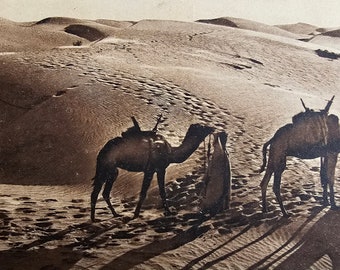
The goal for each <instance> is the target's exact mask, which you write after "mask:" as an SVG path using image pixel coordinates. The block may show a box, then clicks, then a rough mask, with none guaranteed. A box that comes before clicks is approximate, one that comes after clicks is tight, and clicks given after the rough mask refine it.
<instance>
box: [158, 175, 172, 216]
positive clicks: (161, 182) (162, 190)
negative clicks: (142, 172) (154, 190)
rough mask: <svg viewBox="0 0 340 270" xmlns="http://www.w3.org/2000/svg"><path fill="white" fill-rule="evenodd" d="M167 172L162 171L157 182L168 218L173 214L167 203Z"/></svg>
mask: <svg viewBox="0 0 340 270" xmlns="http://www.w3.org/2000/svg"><path fill="white" fill-rule="evenodd" d="M164 179H165V170H160V171H158V172H157V181H158V188H159V194H160V195H161V198H162V203H163V207H164V215H166V216H168V215H170V214H171V212H170V209H169V206H168V203H167V201H166V193H165V184H164Z"/></svg>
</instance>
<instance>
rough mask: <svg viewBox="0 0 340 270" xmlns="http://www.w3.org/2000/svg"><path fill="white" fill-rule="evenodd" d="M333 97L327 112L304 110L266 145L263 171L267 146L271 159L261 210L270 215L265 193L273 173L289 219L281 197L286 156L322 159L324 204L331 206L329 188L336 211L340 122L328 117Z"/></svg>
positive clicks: (274, 189)
mask: <svg viewBox="0 0 340 270" xmlns="http://www.w3.org/2000/svg"><path fill="white" fill-rule="evenodd" d="M333 99H334V96H333V98H332V99H331V100H330V101H329V102H328V103H327V105H326V107H325V109H323V110H320V111H317V112H316V111H313V110H310V109H308V108H306V107H305V105H304V103H303V102H302V104H303V105H304V107H305V112H302V113H300V114H298V115H296V116H294V117H293V123H291V124H287V125H285V126H283V127H281V128H280V129H279V130H278V131H277V132H276V133H275V135H274V136H273V137H272V138H271V139H270V140H269V141H268V142H266V143H265V144H264V145H263V165H262V167H261V169H260V172H263V171H264V170H265V168H266V164H267V158H266V153H267V147H268V146H269V145H270V151H269V160H268V164H267V169H266V172H265V175H264V177H263V179H262V181H261V184H260V186H261V191H262V207H263V208H262V210H263V212H264V213H265V212H267V202H266V191H267V186H268V182H269V180H270V178H271V176H272V174H273V173H274V184H273V191H274V193H275V196H276V198H277V201H278V203H279V205H280V209H281V212H282V214H283V215H284V216H286V217H287V216H289V214H288V213H287V211H286V210H285V208H284V206H283V202H282V198H281V194H280V185H281V175H282V173H283V171H284V170H285V168H286V158H287V156H293V157H298V158H301V159H314V158H318V157H320V158H321V166H320V178H321V185H322V188H323V203H324V205H329V202H328V187H329V190H330V204H331V207H332V208H336V204H335V199H334V173H335V167H336V163H337V157H338V152H339V151H340V132H339V119H338V117H337V116H335V115H328V111H329V109H330V106H331V104H332V102H333Z"/></svg>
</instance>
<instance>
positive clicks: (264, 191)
mask: <svg viewBox="0 0 340 270" xmlns="http://www.w3.org/2000/svg"><path fill="white" fill-rule="evenodd" d="M272 174H273V170H272V169H271V168H270V167H267V170H266V173H265V175H264V176H263V179H262V181H261V184H260V187H261V192H262V212H263V213H267V212H268V208H267V186H268V183H269V180H270V178H271V177H272Z"/></svg>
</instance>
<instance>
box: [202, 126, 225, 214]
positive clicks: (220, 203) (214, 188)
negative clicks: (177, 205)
mask: <svg viewBox="0 0 340 270" xmlns="http://www.w3.org/2000/svg"><path fill="white" fill-rule="evenodd" d="M227 138H228V135H227V133H226V132H225V131H221V132H216V133H214V140H213V143H212V146H213V153H212V155H211V156H209V158H208V167H207V170H206V173H205V175H204V178H203V182H204V188H203V192H202V201H201V204H200V208H201V211H202V212H209V213H211V214H212V215H214V214H216V213H218V212H220V211H223V210H224V209H229V206H230V197H231V166H230V161H229V154H228V152H227V149H226V143H227Z"/></svg>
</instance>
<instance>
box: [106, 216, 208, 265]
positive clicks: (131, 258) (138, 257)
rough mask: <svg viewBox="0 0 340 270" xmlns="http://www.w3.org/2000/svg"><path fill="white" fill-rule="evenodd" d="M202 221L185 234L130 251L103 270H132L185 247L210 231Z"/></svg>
mask: <svg viewBox="0 0 340 270" xmlns="http://www.w3.org/2000/svg"><path fill="white" fill-rule="evenodd" d="M203 221H204V220H201V221H200V222H198V224H196V225H193V226H192V227H190V228H189V229H187V230H186V231H184V232H181V233H179V234H177V235H175V236H174V237H172V238H170V239H163V240H158V241H153V242H152V243H150V244H148V245H145V246H143V247H140V248H137V249H134V250H130V251H128V252H126V253H124V254H123V255H121V256H119V257H117V258H115V259H114V260H113V261H111V262H110V263H108V264H107V265H105V266H103V267H102V268H101V269H102V270H109V269H120V270H125V269H130V268H132V267H133V266H136V265H138V264H141V263H143V262H144V261H147V260H149V259H151V258H153V257H155V256H158V255H160V254H162V253H163V252H166V251H169V250H173V249H176V248H179V247H180V246H183V245H185V244H187V243H189V242H191V241H193V240H195V239H196V238H198V237H200V236H201V235H202V234H204V233H205V232H207V231H208V230H209V229H210V226H209V225H202V222H203Z"/></svg>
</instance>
